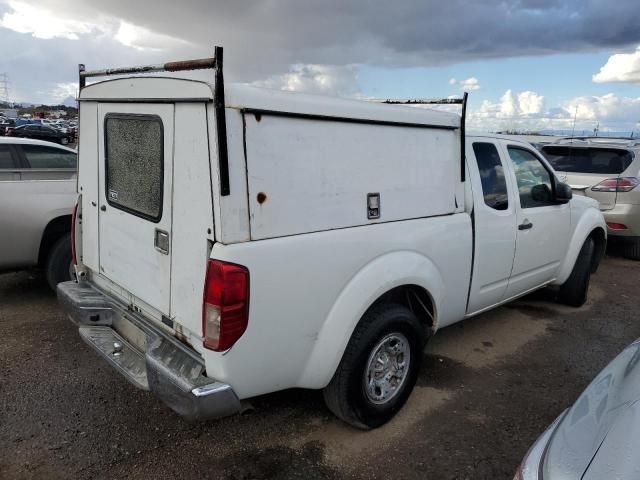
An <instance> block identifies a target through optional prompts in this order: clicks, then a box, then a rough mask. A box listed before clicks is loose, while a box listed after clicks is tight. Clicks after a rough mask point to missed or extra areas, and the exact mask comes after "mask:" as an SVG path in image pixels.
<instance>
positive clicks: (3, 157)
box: [0, 145, 16, 169]
mask: <svg viewBox="0 0 640 480" xmlns="http://www.w3.org/2000/svg"><path fill="white" fill-rule="evenodd" d="M15 167H16V165H15V163H14V162H13V156H12V155H11V148H10V147H9V145H0V169H3V168H15Z"/></svg>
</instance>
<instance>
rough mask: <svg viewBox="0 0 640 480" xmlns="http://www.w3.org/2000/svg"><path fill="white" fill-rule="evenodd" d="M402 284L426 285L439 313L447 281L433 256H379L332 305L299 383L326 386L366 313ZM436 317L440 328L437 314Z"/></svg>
mask: <svg viewBox="0 0 640 480" xmlns="http://www.w3.org/2000/svg"><path fill="white" fill-rule="evenodd" d="M402 285H418V286H420V287H423V288H425V289H426V290H427V291H428V292H429V294H430V295H431V298H432V301H433V305H434V309H435V312H436V313H437V312H438V306H439V305H440V303H441V301H442V298H443V295H444V283H443V280H442V276H441V274H440V272H439V271H438V268H437V267H436V266H435V264H434V263H433V262H432V261H431V260H430V259H429V258H427V257H425V256H424V255H421V254H419V253H416V252H413V251H397V252H391V253H387V254H385V255H382V256H380V257H377V258H376V259H374V260H372V261H371V262H369V263H368V264H367V265H365V266H364V267H363V268H362V269H360V270H359V271H358V272H357V273H356V274H355V275H354V276H353V277H352V278H351V280H350V281H349V283H348V284H347V285H346V287H345V288H344V289H343V290H342V293H341V294H340V296H339V297H338V298H337V300H336V302H335V303H334V304H333V306H332V307H331V309H330V311H329V314H328V316H327V319H326V320H325V322H324V324H323V326H322V329H321V330H320V332H319V334H318V336H317V340H316V342H315V345H314V347H313V350H312V352H311V354H310V355H309V358H308V361H307V364H306V366H305V368H304V369H303V370H302V375H301V376H300V378H299V380H298V385H299V386H300V387H303V388H314V389H317V388H324V387H325V386H326V385H327V384H328V383H329V382H330V381H331V377H333V374H334V373H335V371H336V369H337V368H338V364H339V363H340V360H341V359H342V355H343V353H344V350H345V348H346V347H347V343H348V342H349V339H350V338H351V335H352V333H353V330H354V329H355V327H356V325H357V324H358V322H359V321H360V319H361V318H362V315H364V313H365V312H366V310H367V309H368V308H369V307H370V306H371V305H372V304H373V303H374V302H375V301H376V300H377V299H378V298H380V297H381V296H382V295H383V294H385V293H386V292H388V291H389V290H392V289H393V288H396V287H399V286H402ZM434 318H435V322H436V323H435V324H434V330H436V329H437V315H434Z"/></svg>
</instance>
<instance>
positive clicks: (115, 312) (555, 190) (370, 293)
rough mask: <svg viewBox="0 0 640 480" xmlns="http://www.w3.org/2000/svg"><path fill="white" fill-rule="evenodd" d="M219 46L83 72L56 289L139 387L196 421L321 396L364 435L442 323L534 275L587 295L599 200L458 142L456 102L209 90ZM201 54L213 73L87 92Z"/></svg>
mask: <svg viewBox="0 0 640 480" xmlns="http://www.w3.org/2000/svg"><path fill="white" fill-rule="evenodd" d="M221 60H222V51H221V50H220V49H217V50H216V57H215V59H208V60H201V61H190V62H177V63H172V64H166V65H164V66H150V67H137V68H132V69H116V70H113V71H93V72H89V71H85V70H84V69H83V68H82V67H81V71H80V81H81V92H80V128H81V131H82V135H81V137H80V144H79V159H80V160H79V179H78V190H79V194H80V195H79V205H78V209H77V212H78V213H77V217H76V220H75V225H76V227H75V236H74V239H75V251H76V259H77V265H76V274H77V278H78V281H77V282H67V283H62V284H60V285H59V287H58V296H59V299H60V302H61V304H62V305H63V306H64V308H65V309H66V311H67V312H68V314H69V316H70V318H71V319H72V320H73V321H74V322H75V323H76V324H78V326H79V331H80V335H81V337H82V338H83V340H85V341H86V342H87V343H88V344H89V345H90V346H92V347H93V348H94V349H95V350H96V351H97V352H99V353H100V354H101V355H102V356H103V357H104V358H105V359H106V360H107V361H108V362H109V363H111V364H112V366H113V367H115V368H116V369H117V370H119V371H120V373H122V374H123V375H124V376H125V378H127V379H128V380H129V381H131V382H132V383H133V384H134V385H136V386H137V387H139V388H142V389H147V390H151V391H152V392H154V393H155V394H156V395H157V396H159V397H160V398H161V399H162V400H163V401H164V402H165V403H166V404H167V405H169V406H170V407H171V408H172V409H174V410H175V411H176V412H178V413H179V414H181V415H184V416H185V417H188V418H191V419H205V418H214V417H221V416H224V415H229V414H233V413H235V412H238V411H240V409H241V408H242V407H241V401H242V400H243V399H248V398H250V397H253V396H256V395H261V394H266V393H269V392H274V391H277V390H282V389H287V388H294V387H299V388H308V389H324V395H325V399H326V403H327V405H328V407H329V408H330V409H331V410H332V411H333V412H334V413H335V414H336V415H337V416H338V417H340V418H342V419H343V420H345V421H346V422H348V423H350V424H352V425H354V426H357V427H360V428H374V427H377V426H379V425H381V424H383V423H384V422H386V421H388V420H389V419H390V418H391V417H392V416H393V415H394V414H395V413H396V412H397V411H398V410H399V409H400V408H401V406H402V405H403V404H404V402H405V401H406V399H407V397H408V396H409V395H410V393H411V390H412V388H413V386H414V383H415V381H416V375H417V373H418V368H419V365H420V360H421V358H422V356H423V347H424V346H425V343H426V342H427V340H428V339H429V337H431V336H432V335H433V334H435V333H436V332H437V331H438V330H439V329H440V328H443V327H445V326H447V325H450V324H452V323H454V322H457V321H460V320H462V319H464V318H468V317H471V316H474V315H477V314H478V313H480V312H483V311H485V310H488V309H491V308H495V307H496V306H498V305H500V304H503V303H505V302H508V301H510V300H513V299H514V298H517V297H519V296H522V295H524V294H526V293H528V292H531V291H533V290H536V289H539V288H542V287H544V286H547V285H556V286H558V295H559V298H560V300H562V301H564V302H566V303H569V304H572V305H580V304H582V303H583V302H584V301H585V299H586V294H587V287H588V283H589V275H590V274H591V273H592V272H594V271H595V270H596V268H597V266H598V263H599V261H600V258H601V256H602V254H603V252H604V248H605V243H606V233H605V232H606V226H605V224H604V221H603V218H602V214H601V213H600V211H599V209H598V206H597V204H596V202H595V201H594V200H591V199H588V198H584V197H574V198H572V196H571V189H570V188H569V187H568V186H567V185H565V184H562V183H560V182H559V181H558V180H557V179H556V177H555V176H554V173H553V171H552V169H551V168H550V167H549V165H548V164H547V163H546V161H545V160H544V159H543V158H542V157H541V156H540V155H539V154H538V153H537V152H536V151H535V150H534V149H533V148H532V147H531V146H529V145H528V144H525V143H521V142H515V141H510V140H508V139H502V138H498V137H492V136H487V137H469V138H466V137H465V135H464V115H462V116H460V115H457V114H452V113H446V112H438V111H434V110H428V109H424V108H411V107H407V106H396V105H385V104H379V103H373V102H365V101H352V100H343V99H336V98H326V97H320V96H311V95H302V94H293V93H286V92H278V91H270V90H264V89H258V88H252V87H249V86H244V85H224V81H223V78H222V65H221ZM196 67H212V68H214V70H215V78H214V79H213V80H214V81H212V82H211V83H208V82H204V81H193V80H184V79H176V78H168V77H148V76H147V77H130V78H121V79H115V80H110V81H105V82H98V83H94V84H91V85H88V86H85V85H84V82H85V80H86V78H88V77H92V76H98V75H105V74H109V73H134V72H149V71H157V70H162V69H164V70H170V71H176V70H179V69H182V68H184V69H191V68H196ZM225 90H226V91H225ZM463 110H464V109H463ZM462 152H464V155H462Z"/></svg>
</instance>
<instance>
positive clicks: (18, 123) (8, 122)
mask: <svg viewBox="0 0 640 480" xmlns="http://www.w3.org/2000/svg"><path fill="white" fill-rule="evenodd" d="M77 132H78V125H77V123H76V122H75V121H69V122H66V121H64V120H46V119H42V120H39V119H36V120H22V119H19V120H16V119H6V118H3V119H1V120H0V136H13V137H22V138H33V139H37V140H46V141H50V142H56V143H60V144H62V145H67V144H69V143H72V142H74V141H75V140H76V136H77Z"/></svg>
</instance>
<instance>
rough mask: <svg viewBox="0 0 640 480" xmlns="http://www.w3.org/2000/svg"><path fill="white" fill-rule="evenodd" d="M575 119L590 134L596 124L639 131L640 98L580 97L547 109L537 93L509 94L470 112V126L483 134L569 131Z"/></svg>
mask: <svg viewBox="0 0 640 480" xmlns="http://www.w3.org/2000/svg"><path fill="white" fill-rule="evenodd" d="M574 117H575V122H576V129H578V130H585V129H586V130H591V129H593V128H594V127H595V126H596V125H597V124H600V130H601V131H607V130H610V131H631V130H636V129H637V128H638V126H639V125H638V124H639V122H640V97H637V98H633V97H618V96H616V95H615V94H613V93H609V94H606V95H602V96H595V95H594V96H580V97H574V98H570V99H568V100H567V101H565V102H563V103H562V104H561V105H559V106H554V107H552V108H547V107H546V105H545V100H544V96H542V95H540V94H539V93H537V92H532V91H525V92H519V93H518V92H513V91H512V90H507V91H506V92H505V93H504V95H502V96H501V97H500V99H499V100H498V101H496V102H492V101H490V100H485V101H483V102H482V103H481V105H480V106H479V107H478V108H470V109H469V114H468V123H469V126H470V128H471V129H475V130H482V131H496V130H508V129H511V130H522V131H533V130H542V129H570V128H572V127H573V122H574Z"/></svg>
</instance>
